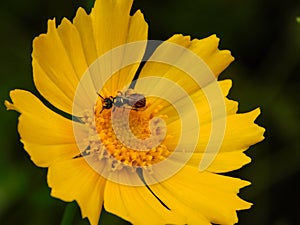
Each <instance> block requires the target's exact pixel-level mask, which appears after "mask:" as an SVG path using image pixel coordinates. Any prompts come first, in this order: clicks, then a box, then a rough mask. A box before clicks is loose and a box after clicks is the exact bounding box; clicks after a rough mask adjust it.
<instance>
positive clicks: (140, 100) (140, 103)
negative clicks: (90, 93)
mask: <svg viewBox="0 0 300 225" xmlns="http://www.w3.org/2000/svg"><path fill="white" fill-rule="evenodd" d="M97 94H98V96H99V97H100V98H102V99H103V105H102V110H101V112H100V113H102V111H103V110H104V109H111V108H112V107H113V106H114V107H118V108H120V107H124V108H125V106H126V105H127V106H130V107H131V108H130V109H133V110H138V109H140V108H143V107H145V106H146V98H145V96H144V95H142V94H137V93H133V90H132V89H128V90H127V91H126V92H125V94H123V93H122V92H120V91H119V94H118V95H117V96H116V97H113V96H109V97H107V98H104V97H102V96H101V95H100V94H99V93H97ZM113 110H115V109H113Z"/></svg>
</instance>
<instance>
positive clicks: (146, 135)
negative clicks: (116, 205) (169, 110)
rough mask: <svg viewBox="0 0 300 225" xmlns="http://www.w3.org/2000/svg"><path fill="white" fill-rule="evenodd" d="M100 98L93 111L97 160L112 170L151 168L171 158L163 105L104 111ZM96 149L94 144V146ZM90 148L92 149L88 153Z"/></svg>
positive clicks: (116, 108)
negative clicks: (96, 138) (161, 111)
mask: <svg viewBox="0 0 300 225" xmlns="http://www.w3.org/2000/svg"><path fill="white" fill-rule="evenodd" d="M102 105H103V102H102V100H101V99H100V98H98V100H97V102H96V105H95V108H94V118H95V121H93V124H94V125H95V130H96V133H97V135H98V140H99V141H98V142H97V143H96V145H98V147H97V148H96V149H97V151H93V154H97V157H98V160H107V162H109V163H110V166H111V169H112V170H118V169H122V168H123V167H124V166H128V167H132V168H137V167H141V166H143V167H151V165H154V164H156V163H158V162H161V161H163V160H164V159H166V158H168V157H169V155H170V154H171V152H172V151H171V150H170V149H168V147H167V146H166V144H165V143H166V140H167V139H170V138H171V136H170V135H166V125H165V123H164V119H166V118H167V116H166V115H160V110H161V108H162V107H161V106H157V107H151V109H152V110H149V106H150V105H151V103H147V105H146V106H145V107H144V108H143V109H138V110H133V109H131V108H130V107H129V106H128V107H126V106H124V107H123V106H122V107H115V106H114V107H112V108H111V109H104V110H102ZM93 146H95V143H94V144H93ZM90 152H91V149H89V153H90Z"/></svg>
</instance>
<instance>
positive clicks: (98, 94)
mask: <svg viewBox="0 0 300 225" xmlns="http://www.w3.org/2000/svg"><path fill="white" fill-rule="evenodd" d="M96 93H97V95H98V96H99V97H100V98H102V99H104V98H103V97H102V95H100V94H99V93H98V92H96ZM102 110H103V109H102ZM101 112H102V111H101Z"/></svg>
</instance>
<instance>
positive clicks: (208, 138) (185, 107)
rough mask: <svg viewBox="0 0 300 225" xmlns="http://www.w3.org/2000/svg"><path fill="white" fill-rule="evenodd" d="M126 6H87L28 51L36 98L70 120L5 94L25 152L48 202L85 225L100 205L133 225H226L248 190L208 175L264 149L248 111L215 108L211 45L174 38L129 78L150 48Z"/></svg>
mask: <svg viewBox="0 0 300 225" xmlns="http://www.w3.org/2000/svg"><path fill="white" fill-rule="evenodd" d="M131 5H132V0H114V1H113V0H97V1H96V3H95V6H94V8H93V10H92V12H91V14H90V15H87V14H86V13H85V11H84V10H83V9H82V8H79V9H78V11H77V14H76V16H75V18H74V20H73V23H71V22H70V21H68V20H67V19H63V20H62V22H61V24H60V25H59V26H58V27H57V28H56V22H55V20H49V22H48V31H47V34H42V35H40V36H39V37H37V38H36V39H35V40H34V42H33V53H32V58H33V60H32V66H33V77H34V82H35V85H36V88H37V89H38V91H39V92H40V93H41V94H42V96H43V97H44V98H45V99H46V100H47V101H49V102H50V103H51V104H52V105H53V106H54V107H56V108H57V109H59V110H61V111H63V112H65V113H67V114H70V115H72V116H73V118H74V119H73V120H71V119H69V118H65V117H63V116H61V115H60V114H58V113H56V112H54V111H52V110H50V109H49V108H47V107H46V106H45V105H44V104H43V103H42V102H41V101H40V100H39V99H38V98H36V97H35V96H34V95H32V94H31V93H30V92H28V91H23V90H14V91H11V92H10V96H11V99H12V103H10V102H8V101H6V102H5V104H6V106H7V108H8V109H12V110H16V111H18V112H19V113H20V114H21V115H20V117H19V124H18V131H19V133H20V136H21V141H22V143H23V144H24V148H25V150H26V151H27V152H28V153H29V155H30V156H31V159H32V161H33V162H34V163H35V164H36V165H37V166H40V167H47V168H48V177H47V179H48V184H49V187H51V189H52V191H51V195H52V196H53V197H56V198H59V199H62V200H63V201H67V202H70V201H73V200H76V201H77V203H78V204H79V206H80V208H81V212H82V217H87V218H88V219H89V221H90V223H91V224H92V225H96V224H98V220H99V217H100V213H101V208H102V205H104V207H105V209H106V210H107V211H109V212H111V213H114V214H116V215H118V216H120V217H122V218H123V219H125V220H128V221H130V222H131V223H133V224H137V225H143V224H145V225H148V224H151V225H163V224H195V225H199V224H211V223H214V224H234V223H236V222H237V221H238V219H237V215H236V211H237V210H243V209H248V208H250V206H251V204H250V203H248V202H246V201H244V200H242V199H240V198H239V197H238V196H237V194H238V192H239V190H240V188H242V187H245V186H247V185H249V182H247V181H243V180H240V179H237V178H232V177H228V176H224V175H220V174H218V173H224V172H228V171H232V170H236V169H239V168H241V167H242V166H243V165H245V164H247V163H249V162H250V158H248V157H247V156H246V155H245V154H244V153H243V152H244V151H245V150H246V149H247V148H248V147H249V146H250V145H253V144H255V143H257V142H259V141H261V140H263V132H264V129H263V128H261V127H259V126H257V125H256V124H255V123H254V120H255V119H256V117H257V116H258V115H259V109H256V110H254V111H252V112H249V113H244V114H238V113H237V108H238V107H237V103H236V102H234V101H231V100H229V99H227V98H226V96H227V94H228V92H229V89H230V88H231V81H230V80H224V81H217V80H216V79H215V77H218V75H219V74H220V73H221V72H222V71H223V70H224V69H225V68H226V67H227V66H228V65H229V64H230V63H231V62H232V61H233V57H232V56H231V54H230V52H229V51H226V50H223V51H220V50H218V42H219V40H218V38H217V37H216V36H215V35H212V36H210V37H208V38H205V39H202V40H198V39H194V40H190V37H188V36H182V35H174V36H173V37H171V38H170V39H169V40H167V41H166V42H163V43H159V44H160V45H159V47H158V48H157V49H156V50H155V51H154V53H153V54H152V56H151V57H150V59H149V60H148V61H147V62H146V63H145V65H144V66H143V67H142V69H141V71H140V73H137V72H138V68H139V65H140V62H141V61H142V58H143V55H144V53H145V51H146V44H148V46H150V47H151V42H148V43H147V42H146V40H147V29H148V27H147V23H146V22H145V21H144V18H143V15H142V14H141V12H140V11H137V12H136V13H134V14H133V15H132V16H130V9H131ZM155 44H157V43H155ZM152 47H153V45H152ZM136 74H139V77H138V79H137V80H136V82H133V83H132V80H133V79H134V78H137V77H135V75H136Z"/></svg>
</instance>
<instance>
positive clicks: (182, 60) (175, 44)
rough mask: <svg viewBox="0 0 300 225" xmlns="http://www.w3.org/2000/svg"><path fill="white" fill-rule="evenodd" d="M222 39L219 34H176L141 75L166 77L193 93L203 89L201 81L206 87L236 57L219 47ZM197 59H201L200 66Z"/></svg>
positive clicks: (148, 63) (160, 48)
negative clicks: (192, 38)
mask: <svg viewBox="0 0 300 225" xmlns="http://www.w3.org/2000/svg"><path fill="white" fill-rule="evenodd" d="M170 43H172V45H171V46H170ZM218 43H219V39H218V38H217V37H216V36H215V35H212V36H210V37H208V38H205V39H202V40H198V39H194V40H192V41H191V40H190V37H189V36H182V35H174V36H173V37H171V38H170V39H169V40H167V41H166V42H164V43H162V44H161V45H160V46H159V47H158V48H157V49H156V50H155V51H154V53H153V55H152V56H151V57H150V59H149V61H150V62H147V63H146V64H145V66H144V67H143V69H142V71H141V74H140V78H143V77H147V76H160V77H164V78H166V79H169V80H171V81H173V82H175V83H176V84H177V85H179V86H180V87H182V88H184V89H185V90H186V91H187V92H188V93H189V94H192V93H194V92H195V91H197V90H199V88H200V87H199V85H200V86H201V88H203V87H205V86H206V85H207V84H208V83H209V82H211V81H212V80H213V79H214V77H216V76H218V75H219V74H220V73H221V72H222V71H223V70H224V69H225V68H226V67H227V66H228V65H229V64H230V63H231V62H232V61H233V57H232V56H231V54H230V52H229V51H227V50H222V51H221V50H219V49H218ZM159 60H161V61H164V62H163V63H162V62H158V61H159ZM191 60H193V63H192V64H193V66H192V67H191ZM194 60H196V61H194ZM194 63H195V64H196V63H197V67H196V66H195V64H194ZM196 68H197V70H196ZM191 75H193V76H194V77H193V78H192V77H191ZM194 78H196V80H195V79H194ZM195 81H197V82H195ZM137 84H138V83H137Z"/></svg>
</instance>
